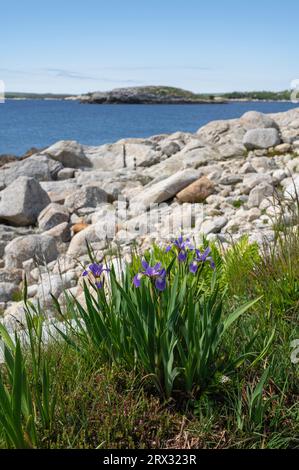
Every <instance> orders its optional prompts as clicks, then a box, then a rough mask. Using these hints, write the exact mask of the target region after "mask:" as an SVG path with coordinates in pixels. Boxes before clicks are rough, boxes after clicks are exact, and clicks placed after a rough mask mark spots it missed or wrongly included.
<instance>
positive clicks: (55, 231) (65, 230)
mask: <svg viewBox="0 0 299 470" xmlns="http://www.w3.org/2000/svg"><path fill="white" fill-rule="evenodd" d="M44 235H49V236H50V237H53V238H55V240H56V241H57V243H58V244H59V243H63V244H64V243H67V242H69V241H70V239H71V227H70V224H69V223H68V222H62V223H61V224H59V225H55V227H53V228H51V229H50V230H47V231H46V232H44ZM61 248H62V247H61V246H59V249H61ZM64 249H65V247H64Z"/></svg>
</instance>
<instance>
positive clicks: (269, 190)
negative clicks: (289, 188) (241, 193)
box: [247, 183, 274, 207]
mask: <svg viewBox="0 0 299 470" xmlns="http://www.w3.org/2000/svg"><path fill="white" fill-rule="evenodd" d="M273 192H274V189H273V186H272V185H271V184H268V183H260V184H259V185H257V186H255V188H253V189H252V190H251V191H250V194H249V198H248V201H247V206H248V207H259V205H260V204H261V202H262V201H263V200H264V199H266V198H268V197H270V196H272V195H273Z"/></svg>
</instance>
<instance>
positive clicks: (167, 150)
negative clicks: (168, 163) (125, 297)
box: [161, 142, 181, 157]
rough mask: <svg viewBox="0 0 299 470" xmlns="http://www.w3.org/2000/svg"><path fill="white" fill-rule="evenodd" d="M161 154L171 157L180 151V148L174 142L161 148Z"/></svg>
mask: <svg viewBox="0 0 299 470" xmlns="http://www.w3.org/2000/svg"><path fill="white" fill-rule="evenodd" d="M161 150H162V153H164V154H165V155H167V157H171V156H172V155H174V154H175V153H177V152H179V151H180V150H181V147H180V146H179V144H177V143H176V142H169V143H168V144H166V145H164V146H162V147H161Z"/></svg>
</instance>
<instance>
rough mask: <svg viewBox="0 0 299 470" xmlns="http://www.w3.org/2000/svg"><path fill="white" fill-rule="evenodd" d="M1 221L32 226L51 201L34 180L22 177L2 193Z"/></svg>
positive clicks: (0, 202) (0, 205)
mask: <svg viewBox="0 0 299 470" xmlns="http://www.w3.org/2000/svg"><path fill="white" fill-rule="evenodd" d="M0 197H1V201H0V220H4V221H6V222H8V223H10V224H12V225H32V224H34V223H35V222H36V219H37V217H38V215H39V214H40V212H41V211H42V210H43V209H44V207H46V206H47V205H48V204H49V202H50V199H49V197H48V195H47V193H46V192H45V191H44V190H43V189H42V188H41V186H40V184H39V182H38V181H36V179H34V178H28V177H27V176H21V177H19V178H18V179H17V180H15V181H14V182H13V183H11V184H10V185H9V186H8V187H7V188H6V189H4V190H3V191H1V193H0Z"/></svg>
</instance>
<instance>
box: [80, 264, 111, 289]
mask: <svg viewBox="0 0 299 470" xmlns="http://www.w3.org/2000/svg"><path fill="white" fill-rule="evenodd" d="M109 271H110V269H108V268H104V266H103V264H98V263H92V264H90V265H89V266H88V268H87V269H85V271H83V273H82V276H88V275H89V274H92V276H93V277H94V278H95V285H96V286H97V288H98V289H102V287H103V285H104V281H103V280H101V279H100V278H101V277H102V275H103V273H104V272H109Z"/></svg>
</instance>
